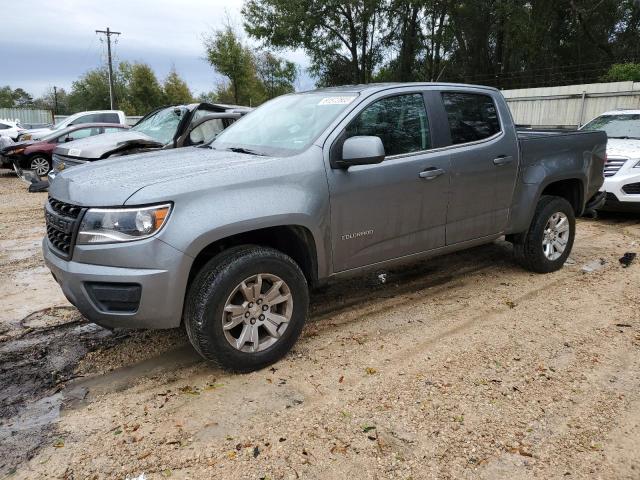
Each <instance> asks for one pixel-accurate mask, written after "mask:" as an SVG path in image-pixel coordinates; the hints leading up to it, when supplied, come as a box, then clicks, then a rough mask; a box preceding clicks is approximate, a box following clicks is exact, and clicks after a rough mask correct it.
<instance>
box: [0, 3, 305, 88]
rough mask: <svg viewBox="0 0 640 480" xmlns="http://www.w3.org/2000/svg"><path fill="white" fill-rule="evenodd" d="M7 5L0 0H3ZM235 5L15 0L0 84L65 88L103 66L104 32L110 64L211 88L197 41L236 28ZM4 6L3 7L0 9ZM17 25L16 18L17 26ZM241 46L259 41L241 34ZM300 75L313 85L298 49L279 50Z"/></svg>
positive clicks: (0, 52)
mask: <svg viewBox="0 0 640 480" xmlns="http://www.w3.org/2000/svg"><path fill="white" fill-rule="evenodd" d="M4 1H8V0H4ZM242 4H243V0H224V1H222V0H183V1H178V0H128V1H127V0H93V1H86V0H20V2H18V3H16V4H14V6H18V8H17V11H16V9H12V10H14V11H16V13H15V15H16V17H15V18H13V19H12V18H11V16H12V14H8V13H7V12H8V10H6V9H5V8H2V10H4V12H3V15H2V18H3V20H4V21H3V22H2V27H1V28H0V86H4V85H9V86H11V88H14V89H15V88H18V87H21V88H23V89H25V90H26V91H27V92H29V93H30V94H32V95H33V96H34V97H38V96H40V95H42V94H43V93H45V92H46V91H47V90H48V89H49V88H51V87H53V86H54V85H55V86H57V87H63V88H65V89H66V90H67V91H69V90H70V88H71V83H72V82H73V81H74V80H76V79H77V78H78V77H79V76H80V75H82V74H83V73H84V72H86V71H87V70H90V69H92V68H96V67H99V66H100V65H103V64H105V63H106V58H107V53H106V52H107V47H106V42H105V41H101V40H100V39H101V38H102V39H104V35H98V34H96V33H95V30H105V29H106V27H109V28H110V29H111V30H114V31H118V32H122V34H121V35H119V36H118V37H112V39H117V43H114V44H113V47H112V48H113V52H112V53H113V54H114V62H115V61H123V60H128V61H140V62H144V63H148V64H149V65H150V66H151V67H152V68H153V69H154V71H155V72H156V75H157V77H158V79H159V80H162V79H164V77H165V76H166V75H167V74H168V73H169V70H170V69H171V67H172V66H175V68H176V70H177V71H178V73H179V74H180V75H181V76H182V78H184V79H185V81H186V82H187V84H188V85H189V87H190V88H191V90H192V92H193V93H194V94H196V95H197V94H199V93H202V92H208V91H211V90H213V89H214V88H215V85H216V83H217V82H219V81H220V80H221V79H222V77H220V76H219V75H218V74H216V72H215V71H214V70H213V68H212V67H211V66H210V65H209V64H208V63H207V62H206V61H205V60H204V56H205V52H204V47H203V37H204V36H205V35H206V34H207V33H210V32H211V31H213V30H215V29H217V28H221V27H222V26H223V25H225V24H226V22H227V19H229V20H230V21H231V22H232V23H233V24H234V25H236V26H237V27H238V29H239V30H242V16H241V14H240V10H241V8H242ZM5 7H6V5H5ZM18 20H19V21H18ZM245 40H246V41H247V43H249V44H250V45H252V46H254V47H256V48H257V47H258V46H259V43H258V42H257V41H255V40H252V39H249V38H246V37H245ZM279 55H281V56H283V57H285V58H287V59H288V60H290V61H293V62H296V63H297V64H298V65H299V66H300V67H301V68H302V69H303V73H302V75H301V76H300V79H299V80H298V84H297V85H296V87H297V89H298V90H308V89H310V88H313V80H312V79H311V78H310V77H309V75H308V74H306V72H304V69H306V68H307V67H308V66H309V63H308V59H307V57H306V56H305V54H304V52H302V51H285V52H279Z"/></svg>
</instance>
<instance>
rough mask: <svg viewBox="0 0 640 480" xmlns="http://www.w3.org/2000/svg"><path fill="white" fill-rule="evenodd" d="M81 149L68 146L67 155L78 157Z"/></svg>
mask: <svg viewBox="0 0 640 480" xmlns="http://www.w3.org/2000/svg"><path fill="white" fill-rule="evenodd" d="M80 152H81V150H80V149H79V148H70V149H69V152H68V155H69V156H70V157H79V156H80Z"/></svg>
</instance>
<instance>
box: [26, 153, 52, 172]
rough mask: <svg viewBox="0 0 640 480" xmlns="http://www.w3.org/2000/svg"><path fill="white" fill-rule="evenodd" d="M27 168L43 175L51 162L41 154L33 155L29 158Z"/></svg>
mask: <svg viewBox="0 0 640 480" xmlns="http://www.w3.org/2000/svg"><path fill="white" fill-rule="evenodd" d="M29 169H30V170H33V172H34V173H35V174H36V175H38V176H40V177H44V176H46V175H47V173H49V170H51V162H50V161H49V159H48V158H47V157H45V156H43V155H35V156H33V157H31V159H30V160H29Z"/></svg>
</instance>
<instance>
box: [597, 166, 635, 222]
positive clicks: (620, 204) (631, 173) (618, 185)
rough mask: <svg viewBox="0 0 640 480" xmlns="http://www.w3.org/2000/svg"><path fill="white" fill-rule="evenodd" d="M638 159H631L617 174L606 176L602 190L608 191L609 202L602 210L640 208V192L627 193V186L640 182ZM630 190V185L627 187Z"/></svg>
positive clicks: (633, 209) (631, 209)
mask: <svg viewBox="0 0 640 480" xmlns="http://www.w3.org/2000/svg"><path fill="white" fill-rule="evenodd" d="M636 162H637V160H629V161H627V162H626V164H625V165H624V167H623V168H621V169H620V171H619V172H617V173H616V174H615V175H613V176H611V177H606V178H605V180H604V184H603V185H602V190H604V191H606V192H607V194H608V195H607V202H606V203H605V205H604V207H602V208H601V210H611V211H614V210H615V211H622V210H625V211H637V210H640V194H633V193H627V192H626V191H625V186H628V185H632V184H635V183H640V168H635V167H634V165H635V163H636ZM627 190H629V187H627Z"/></svg>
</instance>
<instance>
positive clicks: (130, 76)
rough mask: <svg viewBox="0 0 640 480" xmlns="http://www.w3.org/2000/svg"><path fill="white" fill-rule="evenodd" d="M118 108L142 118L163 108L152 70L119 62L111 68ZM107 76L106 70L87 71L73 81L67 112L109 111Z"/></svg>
mask: <svg viewBox="0 0 640 480" xmlns="http://www.w3.org/2000/svg"><path fill="white" fill-rule="evenodd" d="M113 76H114V88H115V99H116V105H117V108H119V109H121V110H123V111H124V112H125V113H127V114H128V115H145V114H146V113H148V112H149V111H151V110H153V109H155V108H157V107H159V106H161V105H163V104H164V103H165V96H164V91H163V88H162V87H161V86H160V83H159V82H158V79H157V78H156V74H155V73H154V71H153V69H152V68H151V67H150V66H149V65H147V64H145V63H139V62H136V63H129V62H120V63H119V64H118V66H117V68H115V69H114V72H113ZM108 78H109V74H108V71H107V69H106V68H105V67H101V68H96V69H93V70H89V71H88V72H86V73H85V74H84V75H82V76H81V77H80V78H79V79H78V80H76V81H75V82H73V84H72V86H71V93H70V94H69V96H68V105H69V110H70V111H72V112H78V111H82V110H106V109H109V105H110V102H109V80H108Z"/></svg>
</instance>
